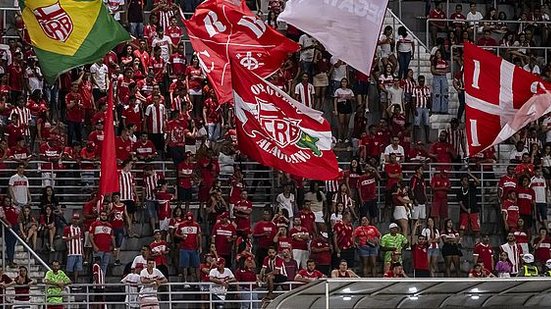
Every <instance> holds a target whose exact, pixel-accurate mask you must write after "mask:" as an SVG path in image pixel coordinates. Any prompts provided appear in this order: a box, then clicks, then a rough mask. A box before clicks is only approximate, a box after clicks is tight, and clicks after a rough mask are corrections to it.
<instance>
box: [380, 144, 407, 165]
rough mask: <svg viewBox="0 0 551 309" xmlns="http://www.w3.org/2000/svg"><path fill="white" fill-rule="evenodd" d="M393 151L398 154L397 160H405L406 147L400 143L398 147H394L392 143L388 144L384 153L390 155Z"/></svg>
mask: <svg viewBox="0 0 551 309" xmlns="http://www.w3.org/2000/svg"><path fill="white" fill-rule="evenodd" d="M392 153H393V154H396V161H398V162H401V161H403V160H404V155H405V153H404V147H402V146H400V145H398V147H397V148H396V149H394V147H392V144H390V145H388V146H386V147H385V152H384V154H385V155H387V156H389V155H390V154H392Z"/></svg>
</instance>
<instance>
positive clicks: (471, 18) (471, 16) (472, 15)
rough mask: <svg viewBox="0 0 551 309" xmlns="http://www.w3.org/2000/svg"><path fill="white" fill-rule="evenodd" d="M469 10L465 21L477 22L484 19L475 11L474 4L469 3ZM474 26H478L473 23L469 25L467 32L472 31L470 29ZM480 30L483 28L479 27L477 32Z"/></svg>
mask: <svg viewBox="0 0 551 309" xmlns="http://www.w3.org/2000/svg"><path fill="white" fill-rule="evenodd" d="M470 8H471V10H470V11H469V13H467V20H469V21H477V20H481V19H484V16H482V13H480V12H479V11H477V10H476V3H474V2H473V3H471V5H470ZM475 25H476V26H478V23H475V22H471V23H469V30H471V31H472V29H473V28H474V26H475ZM482 28H483V27H480V29H479V30H478V32H481V31H482Z"/></svg>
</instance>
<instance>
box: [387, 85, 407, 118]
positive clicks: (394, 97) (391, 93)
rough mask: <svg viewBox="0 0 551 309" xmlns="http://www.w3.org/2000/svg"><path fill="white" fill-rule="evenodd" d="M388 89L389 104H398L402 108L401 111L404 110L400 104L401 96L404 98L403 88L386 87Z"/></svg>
mask: <svg viewBox="0 0 551 309" xmlns="http://www.w3.org/2000/svg"><path fill="white" fill-rule="evenodd" d="M386 91H388V99H389V100H390V105H393V104H398V105H400V107H401V108H402V109H401V110H402V112H403V111H404V107H403V106H402V102H403V98H404V90H403V89H402V88H400V87H398V88H396V87H389V88H387V89H386Z"/></svg>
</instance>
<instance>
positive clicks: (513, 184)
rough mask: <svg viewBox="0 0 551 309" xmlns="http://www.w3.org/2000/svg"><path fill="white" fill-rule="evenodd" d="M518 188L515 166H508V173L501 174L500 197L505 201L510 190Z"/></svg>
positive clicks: (498, 187)
mask: <svg viewBox="0 0 551 309" xmlns="http://www.w3.org/2000/svg"><path fill="white" fill-rule="evenodd" d="M516 188H517V178H516V175H515V166H513V165H509V166H507V174H505V175H503V176H501V178H500V179H499V183H498V184H497V189H498V193H497V194H498V195H497V196H498V197H499V198H500V199H501V201H504V200H506V199H507V197H508V196H509V192H511V191H515V189H516Z"/></svg>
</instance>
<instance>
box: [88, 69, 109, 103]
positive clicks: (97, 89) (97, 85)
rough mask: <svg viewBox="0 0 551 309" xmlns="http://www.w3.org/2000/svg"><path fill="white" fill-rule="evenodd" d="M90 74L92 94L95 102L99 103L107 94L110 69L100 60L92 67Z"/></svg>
mask: <svg viewBox="0 0 551 309" xmlns="http://www.w3.org/2000/svg"><path fill="white" fill-rule="evenodd" d="M90 74H91V75H92V94H93V96H94V101H97V100H99V99H100V98H101V97H102V96H103V95H105V94H106V93H107V86H108V85H109V68H108V67H107V65H105V63H103V62H102V61H101V60H100V61H98V62H96V63H94V64H92V66H90Z"/></svg>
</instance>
